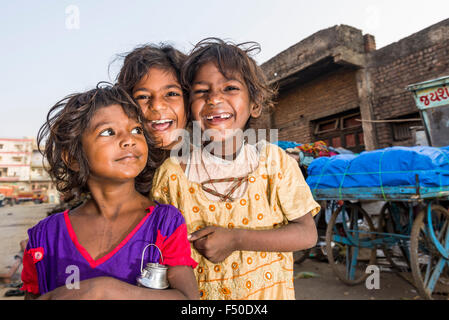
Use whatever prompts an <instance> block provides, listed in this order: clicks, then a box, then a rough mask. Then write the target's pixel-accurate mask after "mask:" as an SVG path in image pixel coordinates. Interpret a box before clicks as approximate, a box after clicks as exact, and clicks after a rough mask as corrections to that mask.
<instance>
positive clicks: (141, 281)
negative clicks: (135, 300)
mask: <svg viewBox="0 0 449 320" xmlns="http://www.w3.org/2000/svg"><path fill="white" fill-rule="evenodd" d="M149 246H155V247H156V248H157V249H158V250H159V253H160V255H161V262H162V263H164V258H163V257H162V252H161V250H160V249H159V247H158V246H157V245H155V244H152V243H150V244H149V245H147V246H146V247H145V248H144V249H143V252H142V259H141V261H140V276H139V277H137V285H138V286H139V287H146V288H151V289H167V288H168V286H169V284H168V279H167V267H166V266H164V265H162V264H159V263H147V264H146V266H145V269H144V268H143V257H144V254H145V250H146V249H147V248H148V247H149Z"/></svg>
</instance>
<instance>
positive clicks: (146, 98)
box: [134, 94, 151, 101]
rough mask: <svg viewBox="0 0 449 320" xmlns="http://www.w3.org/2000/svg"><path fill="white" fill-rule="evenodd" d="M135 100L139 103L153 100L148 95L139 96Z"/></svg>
mask: <svg viewBox="0 0 449 320" xmlns="http://www.w3.org/2000/svg"><path fill="white" fill-rule="evenodd" d="M134 99H135V100H137V101H139V100H149V99H151V96H149V95H146V94H139V95H138V96H136V97H135V98H134Z"/></svg>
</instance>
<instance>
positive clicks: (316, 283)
mask: <svg viewBox="0 0 449 320" xmlns="http://www.w3.org/2000/svg"><path fill="white" fill-rule="evenodd" d="M49 208H51V206H50V205H45V204H42V205H36V204H21V205H16V206H12V207H10V206H6V207H0V273H4V272H7V271H8V270H9V267H10V266H11V265H12V264H13V263H14V255H15V254H17V252H18V251H19V242H20V240H22V239H25V238H26V237H27V233H26V231H27V230H28V228H30V227H32V226H33V225H34V224H36V223H37V222H38V221H39V220H41V219H42V218H44V217H46V212H47V211H48V210H49ZM20 272H21V268H19V270H18V272H17V273H16V274H15V275H14V277H13V279H12V282H13V283H18V282H20ZM295 278H296V279H295V291H296V299H297V300H411V299H419V296H418V293H417V292H416V290H415V289H414V287H413V286H412V285H411V284H410V283H409V282H407V281H406V280H404V279H403V278H402V277H400V276H398V275H397V274H396V273H392V272H388V271H381V272H380V281H379V289H372V290H369V289H367V288H366V286H365V284H364V283H362V284H359V285H356V286H347V285H345V284H344V283H342V282H341V281H340V280H339V279H338V278H337V277H336V276H335V274H334V273H333V271H332V269H331V268H330V266H329V264H328V263H327V261H326V260H325V259H323V256H321V258H320V259H313V258H309V259H306V260H305V261H304V262H302V263H301V264H299V265H297V264H295ZM10 289H11V287H8V284H6V283H4V282H3V283H2V281H1V280H0V300H22V299H23V297H5V296H4V294H5V292H6V291H8V290H10Z"/></svg>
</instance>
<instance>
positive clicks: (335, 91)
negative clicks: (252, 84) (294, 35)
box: [252, 19, 449, 149]
mask: <svg viewBox="0 0 449 320" xmlns="http://www.w3.org/2000/svg"><path fill="white" fill-rule="evenodd" d="M342 30H343V31H345V32H344V33H343V34H346V33H349V34H351V35H354V36H353V38H354V37H355V36H357V37H355V38H356V39H359V40H360V39H361V38H363V37H362V32H361V30H357V29H354V28H352V27H347V26H339V27H334V28H330V29H326V30H323V31H319V32H317V33H315V34H314V35H312V36H310V37H309V38H307V39H305V40H303V41H301V42H300V43H298V44H296V45H294V46H292V47H291V48H289V49H287V50H285V52H283V53H281V54H279V55H277V56H276V57H273V58H272V59H270V60H269V61H268V62H266V63H265V64H264V65H262V67H263V69H264V71H265V72H266V74H267V77H269V78H270V79H272V80H273V81H274V80H276V78H273V77H274V76H273V74H275V72H277V70H280V71H279V72H280V73H281V74H283V73H285V74H287V73H288V70H289V68H290V69H292V68H294V69H295V70H296V71H298V70H297V69H298V68H300V67H301V64H299V67H298V62H297V60H298V59H299V60H301V59H300V58H302V57H303V56H304V54H303V51H304V52H312V53H313V52H315V51H317V52H319V50H320V48H319V47H317V44H320V43H321V44H322V43H324V44H328V45H327V46H326V48H327V49H326V50H328V51H329V52H330V53H326V54H327V55H328V56H334V55H333V54H332V50H331V49H329V48H332V46H333V45H337V44H338V48H342V47H344V48H347V49H350V50H353V52H356V53H357V54H359V55H361V56H362V57H363V58H362V60H363V61H364V62H363V63H362V65H361V69H359V70H358V71H355V69H350V67H342V68H341V69H339V70H337V71H333V72H332V73H328V74H320V75H318V76H314V77H311V78H310V79H307V82H305V83H304V81H303V82H302V83H298V84H296V85H295V86H294V87H293V88H292V89H289V90H285V91H280V92H279V95H278V98H277V105H276V108H275V109H274V111H273V112H272V113H269V112H267V111H265V112H264V114H263V115H262V117H261V119H258V120H257V121H252V126H254V127H258V128H261V127H266V128H278V129H280V131H279V139H280V140H291V141H297V142H300V143H309V142H313V138H314V137H313V135H312V133H311V132H312V126H313V121H314V120H316V119H319V118H322V117H326V116H329V115H332V114H338V113H340V112H342V111H344V110H348V109H352V108H358V107H359V108H360V107H361V106H362V103H361V102H362V100H363V112H362V115H363V114H364V115H365V118H363V120H365V122H364V123H363V128H364V130H367V128H369V130H368V131H369V134H370V144H369V145H370V149H373V148H374V149H378V148H384V147H387V146H392V145H404V146H410V145H413V144H414V140H413V137H412V135H411V132H412V131H411V130H409V128H410V127H412V126H416V125H422V123H421V121H420V120H418V121H410V122H409V123H401V124H398V123H393V122H391V121H390V122H388V121H389V120H397V119H412V118H414V119H416V118H419V113H418V109H417V107H416V105H415V102H414V99H413V94H412V93H411V92H409V91H407V90H406V87H407V86H409V85H410V84H414V83H418V82H423V81H427V80H431V79H435V78H439V77H442V76H447V75H449V19H446V20H444V21H441V22H440V23H437V24H435V25H432V26H430V27H428V28H426V29H424V30H421V31H419V32H417V33H415V34H413V35H410V36H409V37H407V38H404V39H402V40H400V41H398V42H396V43H393V44H391V45H389V46H386V47H384V48H381V49H379V50H375V44H374V37H372V36H369V35H365V40H366V39H368V40H371V42H372V43H373V44H372V45H371V47H370V48H369V49H367V47H366V44H367V43H366V42H365V50H366V53H363V52H361V50H359V49H357V48H359V47H361V46H362V45H361V44H360V43H359V42H360V41H354V43H355V44H357V45H355V44H349V43H351V42H348V41H346V42H344V41H343V42H342V41H338V42H336V41H331V40H332V39H334V36H332V33H334V34H336V35H337V38H338V34H339V33H342V32H343V31H342ZM367 36H369V37H368V38H367ZM344 38H345V37H343V39H344ZM329 39H331V40H329ZM309 42H310V43H309ZM296 47H298V48H299V49H298V50H297V51H295V50H293V49H295V48H296ZM326 52H327V51H326ZM342 52H344V50H343V51H342ZM295 54H296V55H298V57H296V56H295ZM309 55H311V53H310V54H309ZM301 61H302V60H301ZM303 64H304V63H303ZM304 68H305V67H304ZM285 70H287V71H285ZM303 70H306V69H303ZM282 72H283V73H282ZM357 72H358V73H357ZM277 77H278V78H279V75H278V76H277ZM357 79H358V80H357ZM360 79H363V81H364V83H363V86H362V85H360V83H358V82H357V81H359V82H360ZM276 81H278V80H276ZM279 81H281V80H279ZM357 90H358V91H357ZM366 116H369V117H370V118H366ZM373 120H374V121H375V122H373ZM367 121H368V122H367ZM399 127H401V128H399ZM399 129H401V130H399ZM403 129H405V130H406V131H407V130H408V131H409V136H408V137H406V136H407V135H403V136H401V138H398V132H403ZM394 132H396V134H394ZM364 134H365V137H366V136H367V134H368V133H367V132H364Z"/></svg>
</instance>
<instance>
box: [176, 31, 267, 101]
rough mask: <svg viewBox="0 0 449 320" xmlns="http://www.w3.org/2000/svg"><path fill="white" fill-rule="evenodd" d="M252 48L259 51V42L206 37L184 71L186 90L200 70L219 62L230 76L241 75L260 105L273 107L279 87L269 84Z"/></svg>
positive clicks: (226, 75)
mask: <svg viewBox="0 0 449 320" xmlns="http://www.w3.org/2000/svg"><path fill="white" fill-rule="evenodd" d="M253 51H257V52H259V51H260V46H259V44H258V43H256V42H244V43H239V44H234V43H233V42H230V41H224V40H222V39H218V38H206V39H203V40H201V41H200V42H198V43H197V44H196V45H195V47H194V48H193V49H192V51H191V53H190V55H189V57H188V58H187V60H186V62H185V63H184V65H183V68H182V70H181V81H182V85H183V87H184V88H185V90H186V91H190V90H191V85H192V82H193V80H194V78H195V75H196V73H197V72H198V69H199V68H200V67H201V66H203V65H204V64H206V63H208V62H213V63H215V64H216V66H217V68H218V70H220V72H221V73H222V74H223V75H224V76H225V77H227V78H231V76H232V75H233V74H239V75H240V76H241V77H242V78H243V80H244V81H245V84H246V86H247V87H248V91H249V97H250V99H251V102H253V103H255V104H256V105H258V106H259V107H261V108H264V107H268V108H272V107H273V105H274V103H273V99H274V97H275V95H276V89H275V88H273V87H271V86H270V85H269V84H268V81H267V78H266V76H265V74H264V72H263V70H262V69H261V68H260V67H259V66H258V65H257V63H256V61H254V59H253V58H251V57H250V55H251V54H252V52H253Z"/></svg>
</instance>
